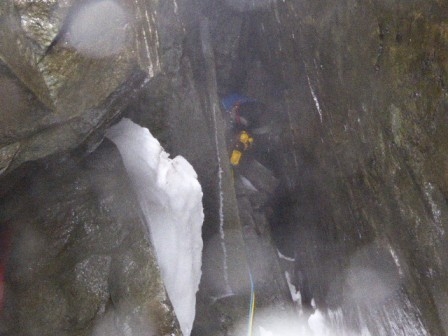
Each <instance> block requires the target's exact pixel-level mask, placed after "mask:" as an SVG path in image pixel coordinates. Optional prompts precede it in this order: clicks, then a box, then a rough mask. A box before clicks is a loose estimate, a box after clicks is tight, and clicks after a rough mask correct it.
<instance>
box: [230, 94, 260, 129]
mask: <svg viewBox="0 0 448 336" xmlns="http://www.w3.org/2000/svg"><path fill="white" fill-rule="evenodd" d="M222 105H223V107H224V109H225V111H226V115H227V116H226V119H228V120H230V125H231V126H232V128H234V129H237V130H246V131H247V130H253V129H255V128H257V127H258V123H259V118H260V115H261V113H262V109H263V104H262V103H260V102H258V101H256V100H255V99H252V98H249V97H246V96H243V95H240V94H237V93H233V94H231V95H228V96H227V97H225V98H224V99H223V100H222Z"/></svg>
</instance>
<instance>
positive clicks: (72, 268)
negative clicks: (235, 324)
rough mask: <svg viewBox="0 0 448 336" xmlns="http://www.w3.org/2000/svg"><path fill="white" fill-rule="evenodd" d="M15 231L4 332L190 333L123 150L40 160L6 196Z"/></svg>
mask: <svg viewBox="0 0 448 336" xmlns="http://www.w3.org/2000/svg"><path fill="white" fill-rule="evenodd" d="M1 204H2V205H1V217H0V223H1V224H2V227H4V226H6V227H7V228H8V230H10V232H11V239H12V241H11V250H10V252H9V254H10V256H9V258H8V271H7V275H6V280H7V285H6V296H5V298H6V302H5V306H4V310H3V311H2V321H1V327H2V332H4V333H5V334H7V335H43V334H45V335H122V334H126V333H128V332H132V334H133V335H148V332H149V333H154V334H157V335H172V334H173V333H174V334H176V335H180V334H181V333H180V329H179V326H178V323H177V320H176V318H175V316H174V313H173V310H172V307H171V304H170V301H169V299H168V297H167V295H166V292H165V289H164V286H163V282H162V280H161V277H160V272H159V268H158V265H157V261H156V259H155V255H154V250H153V248H152V246H151V245H150V243H149V240H148V236H147V232H146V224H145V223H144V222H143V219H142V218H143V215H142V213H141V209H140V208H139V207H138V201H137V199H136V196H135V194H134V192H133V190H132V188H131V184H130V181H129V180H128V177H127V175H126V171H125V169H124V167H123V165H122V162H121V157H120V155H119V153H118V151H117V150H116V148H115V147H114V146H113V145H112V144H111V143H109V142H105V143H103V145H101V146H100V147H99V149H97V150H96V151H95V153H94V154H92V155H90V156H88V157H86V158H84V159H76V158H74V157H73V156H72V157H71V158H70V159H67V158H65V160H61V159H54V160H52V161H47V162H46V164H45V165H41V164H33V165H30V166H29V167H28V169H27V170H26V173H25V174H24V175H23V176H22V177H21V179H20V180H19V181H18V182H17V183H16V184H15V185H14V188H12V189H10V190H9V192H8V193H7V194H6V195H5V196H4V198H2V202H1Z"/></svg>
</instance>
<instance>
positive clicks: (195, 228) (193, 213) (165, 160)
mask: <svg viewBox="0 0 448 336" xmlns="http://www.w3.org/2000/svg"><path fill="white" fill-rule="evenodd" d="M106 136H107V138H109V139H110V140H112V141H113V142H114V143H115V145H116V146H117V148H118V150H119V151H120V154H121V157H122V158H123V162H124V165H125V167H126V170H127V172H128V174H129V177H130V179H131V181H132V183H133V186H134V189H135V191H136V193H137V195H138V199H139V202H140V206H141V208H142V210H143V213H144V216H145V218H146V222H147V224H148V226H149V232H150V237H151V242H152V244H153V246H154V248H155V251H156V254H157V259H158V263H159V266H160V270H161V273H162V278H163V281H164V283H165V287H166V290H167V292H168V296H169V298H170V300H171V302H172V304H173V307H174V311H175V313H176V316H177V318H178V320H179V323H180V326H181V329H182V333H183V334H184V335H186V336H188V335H190V332H191V328H192V325H193V320H194V316H195V304H196V292H197V290H198V286H199V280H200V277H201V263H202V259H201V256H202V236H201V228H202V222H203V220H204V213H203V208H202V190H201V186H200V184H199V182H198V180H197V175H196V172H195V171H194V169H193V167H192V166H191V165H190V164H189V163H188V161H187V160H185V159H184V158H183V157H181V156H177V157H176V158H174V159H170V158H169V154H168V153H166V152H165V151H164V150H163V148H162V147H161V145H160V143H159V142H158V141H157V140H156V139H155V138H154V137H153V136H152V135H151V133H150V132H149V130H148V129H146V128H143V127H141V126H139V125H137V124H135V123H133V122H132V121H131V120H129V119H122V120H121V121H120V122H119V123H118V124H116V125H114V126H112V127H111V128H110V129H109V130H108V131H107V134H106Z"/></svg>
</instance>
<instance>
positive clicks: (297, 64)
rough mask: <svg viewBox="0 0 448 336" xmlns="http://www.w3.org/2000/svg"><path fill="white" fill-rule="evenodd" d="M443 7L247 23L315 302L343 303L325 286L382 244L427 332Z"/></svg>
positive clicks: (439, 199)
mask: <svg viewBox="0 0 448 336" xmlns="http://www.w3.org/2000/svg"><path fill="white" fill-rule="evenodd" d="M447 10H448V8H447V6H446V4H442V3H440V2H438V1H426V2H423V1H414V2H412V3H407V4H399V5H396V4H392V3H391V2H388V1H379V2H370V3H369V4H362V5H361V4H359V3H358V2H356V1H330V2H328V1H325V2H322V1H317V2H316V1H300V2H299V1H297V2H278V3H277V4H276V5H274V6H273V7H272V12H270V13H265V14H262V15H261V17H262V19H261V20H258V22H259V23H258V24H257V23H254V26H255V27H257V25H258V28H255V30H254V31H255V32H258V34H259V35H258V36H264V38H265V41H266V42H260V44H259V46H258V49H257V50H258V51H259V55H260V57H259V58H260V60H259V61H260V65H261V68H262V69H264V71H265V72H266V73H267V74H268V75H271V76H273V75H272V73H278V74H281V75H280V77H281V78H280V81H278V82H277V83H276V85H277V88H280V89H281V90H280V96H279V97H278V98H275V97H274V96H273V95H271V96H270V97H269V96H266V95H265V97H268V99H269V101H268V104H270V105H271V106H275V103H276V102H277V103H278V102H279V101H280V102H281V103H282V104H283V107H282V112H281V113H284V114H286V115H287V118H286V119H285V120H286V122H285V124H286V125H287V124H288V123H289V126H290V129H289V130H287V132H285V133H284V135H283V136H282V138H283V139H284V140H285V141H288V142H289V141H293V142H294V143H295V146H293V147H292V150H291V151H289V157H286V158H285V159H284V162H285V166H286V167H289V168H286V169H284V170H283V173H282V174H283V176H285V177H289V180H290V181H291V182H292V183H293V188H292V189H291V190H293V192H294V193H295V194H296V195H297V197H296V201H297V208H295V209H296V210H297V214H296V216H295V218H296V219H298V222H299V226H298V228H297V234H298V236H297V238H296V239H297V245H298V247H297V248H296V253H297V255H298V256H301V258H302V263H303V264H302V265H301V266H300V267H301V268H304V269H306V270H307V271H306V272H307V273H308V275H309V276H310V277H311V278H312V279H311V283H313V285H312V286H314V288H313V292H314V295H315V296H316V297H317V298H318V300H317V301H318V302H321V303H322V304H323V305H328V304H330V305H331V304H332V303H334V302H332V301H333V299H336V302H337V301H340V300H343V299H344V297H343V296H341V297H339V298H337V295H336V294H335V293H339V292H341V290H342V288H344V286H347V281H348V282H350V281H351V280H350V279H349V278H350V277H349V278H347V277H346V272H349V269H350V266H349V263H350V260H352V257H353V256H355V255H357V253H358V251H359V250H360V249H362V248H364V247H367V246H368V247H369V248H373V247H374V250H375V249H376V248H379V250H383V249H385V250H389V251H390V254H391V255H395V258H396V259H395V260H396V263H397V266H396V267H397V268H400V267H401V272H402V275H401V276H402V281H403V283H404V284H403V288H405V290H406V291H408V292H409V296H410V297H411V298H412V300H413V302H415V303H416V305H417V306H418V307H419V309H420V311H421V318H422V321H423V323H424V324H425V327H426V328H427V330H429V332H430V333H431V334H434V335H443V334H444V331H443V329H444V328H445V331H446V326H447V320H448V319H447V315H446V311H447V310H446V305H445V304H444V303H442V300H441V299H440V298H441V297H444V298H446V293H447V290H448V288H447V287H446V284H447V283H448V281H447V279H448V269H447V267H446V265H447V262H446V253H445V251H446V249H447V241H448V240H447V239H446V231H447V222H446V220H444V219H443V218H445V216H446V215H447V209H448V208H447V202H446V200H447V197H448V193H447V189H446V183H447V178H446V158H447V154H448V152H447V148H448V147H447V146H446V143H445V142H446V137H445V136H444V135H443V134H446V122H445V119H446V111H445V110H446V108H445V107H446V103H447V101H446V99H447V98H446V88H445V84H444V83H445V82H446V80H447V75H448V74H447V70H446V62H445V58H446V56H447V50H448V49H447V41H448V40H447V38H446V24H445V23H444V22H443V19H442V17H443V16H444V15H446V13H447ZM261 25H263V26H264V30H265V31H267V32H268V33H263V28H262V27H261ZM254 68H255V67H254ZM252 73H253V75H254V76H255V75H256V74H257V72H256V71H255V70H254V71H253V72H252ZM254 78H255V77H254ZM265 78H269V77H265ZM247 82H248V83H250V82H251V79H250V78H249V79H248V80H247ZM265 83H266V85H268V81H266V82H265ZM252 87H254V86H252ZM255 87H256V86H255ZM254 92H255V93H257V92H258V93H260V92H262V90H261V89H258V90H255V91H254ZM260 96H261V94H260ZM288 120H289V121H288ZM288 138H289V140H288ZM287 148H288V147H287ZM288 150H289V148H288ZM290 168H294V169H295V170H296V171H297V170H298V171H299V173H298V174H295V173H293V170H292V169H290ZM294 207H295V206H294ZM294 207H293V208H294ZM291 211H292V212H293V211H295V210H291ZM313 260H329V262H328V263H326V262H324V263H322V264H321V266H319V267H316V266H313V265H312V264H313V263H314V262H315V261H313ZM335 265H336V266H335ZM398 265H400V266H398ZM322 272H326V273H327V274H332V276H333V279H336V280H335V281H333V284H330V283H327V281H326V280H322V277H321V274H322ZM338 278H340V285H339V286H340V289H338V290H336V291H334V292H333V290H334V289H331V287H332V286H335V285H336V283H337V282H338V281H339V280H338ZM361 278H362V276H361ZM336 287H337V286H336Z"/></svg>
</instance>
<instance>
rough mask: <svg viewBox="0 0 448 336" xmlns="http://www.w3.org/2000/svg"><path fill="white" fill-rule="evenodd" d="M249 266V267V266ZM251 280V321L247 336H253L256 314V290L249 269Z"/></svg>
mask: <svg viewBox="0 0 448 336" xmlns="http://www.w3.org/2000/svg"><path fill="white" fill-rule="evenodd" d="M247 266H248V267H249V265H247ZM249 279H250V304H249V321H248V326H247V336H252V328H253V324H254V313H255V289H254V281H253V279H252V273H251V272H250V269H249Z"/></svg>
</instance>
